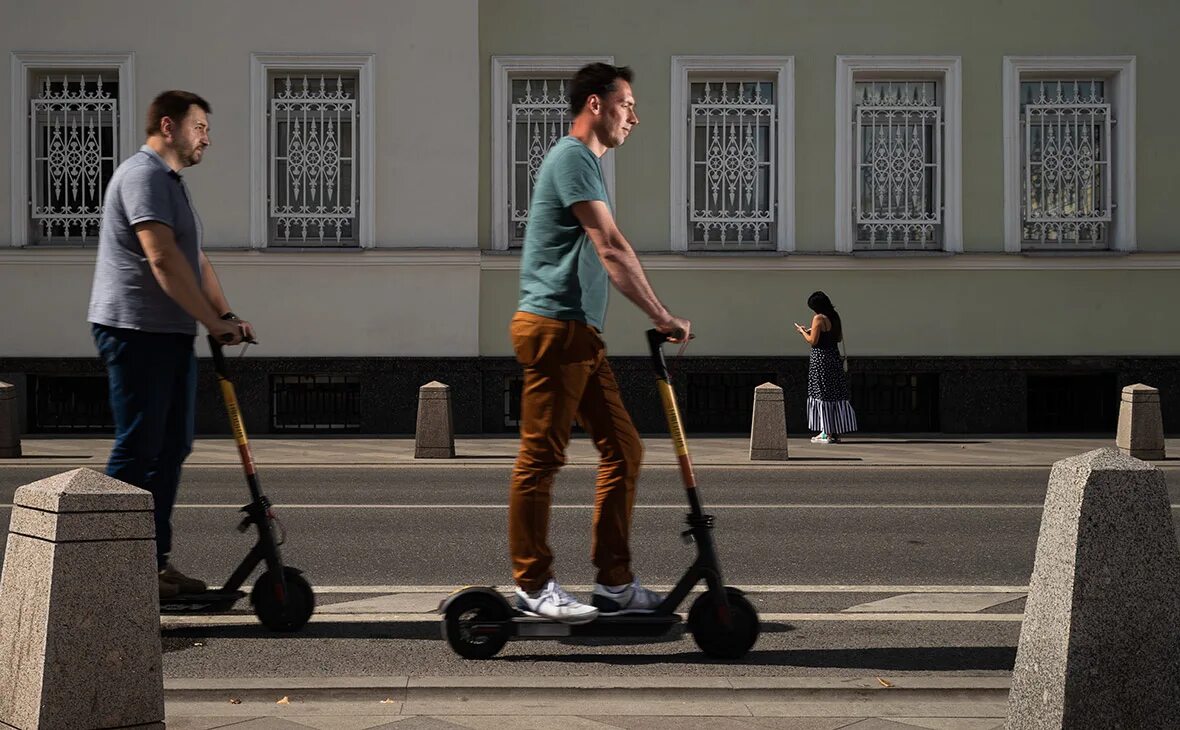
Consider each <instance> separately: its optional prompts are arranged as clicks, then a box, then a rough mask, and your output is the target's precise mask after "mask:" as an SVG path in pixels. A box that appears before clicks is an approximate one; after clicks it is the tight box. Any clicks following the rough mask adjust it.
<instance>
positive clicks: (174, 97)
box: [147, 89, 213, 137]
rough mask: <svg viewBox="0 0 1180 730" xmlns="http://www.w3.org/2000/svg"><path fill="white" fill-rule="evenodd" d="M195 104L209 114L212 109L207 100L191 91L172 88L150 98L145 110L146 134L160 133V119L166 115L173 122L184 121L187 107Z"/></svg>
mask: <svg viewBox="0 0 1180 730" xmlns="http://www.w3.org/2000/svg"><path fill="white" fill-rule="evenodd" d="M194 104H196V105H197V106H199V107H201V108H202V109H204V110H205V113H206V114H211V113H212V112H213V110H212V109H211V108H210V107H209V102H207V101H205V100H204V99H202V98H201V97H199V96H197V95H196V94H194V93H193V92H191V91H180V90H179V89H173V90H171V91H165V92H163V93H161V94H160V95H159V96H157V97H156V98H155V99H152V103H151V105H150V106H148V110H147V134H148V136H149V137H150V136H152V135H153V134H159V133H160V120H161V119H163V118H164V117H168V118H169V119H171V120H172V123H173V124H180V123H181V122H182V121H184V117H185V116H186V115H187V114H188V110H189V107H191V106H192V105H194Z"/></svg>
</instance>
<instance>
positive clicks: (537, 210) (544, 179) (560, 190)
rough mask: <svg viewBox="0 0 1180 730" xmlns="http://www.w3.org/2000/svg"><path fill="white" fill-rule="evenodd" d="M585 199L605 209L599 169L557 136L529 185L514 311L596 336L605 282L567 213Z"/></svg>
mask: <svg viewBox="0 0 1180 730" xmlns="http://www.w3.org/2000/svg"><path fill="white" fill-rule="evenodd" d="M588 200H601V201H603V202H605V203H606V204H607V205H608V206H609V205H610V199H609V198H608V197H607V194H606V184H605V183H604V182H603V179H602V167H601V166H600V165H599V161H598V157H596V156H595V155H594V153H593V152H591V151H590V149H589V148H588V147H586V145H584V144H582V143H581V142H579V141H578V140H576V139H574V138H573V137H563V138H562V139H560V140H558V141H557V143H556V144H554V145H553V148H552V149H550V150H549V154H547V155H545V161H544V162H542V163H541V170H540V171H539V172H538V173H537V181H536V183H535V184H534V185H533V196H532V199H531V200H530V201H529V221H528V225H527V226H526V227H525V232H524V251H523V253H522V254H521V257H520V304H519V306H518V308H519V309H520V310H521V311H524V312H531V313H533V314H539V315H541V316H542V317H551V318H552V319H576V320H580V321H582V322H585V323H586V324H589V325H591V326H593V327H597V328H598V329H599V331H601V330H602V328H603V322H604V320H605V319H606V300H607V295H608V293H609V291H610V280H609V278H608V277H607V274H606V269H605V268H603V266H602V261H601V260H600V259H599V258H598V252H597V251H595V250H594V242H593V241H591V240H590V237H589V236H587V235H586V231H585V229H583V228H582V226H581V224H579V223H578V219H577V216H575V215H574V212H573V210H572V206H573V205H574V203H580V202H583V201H588Z"/></svg>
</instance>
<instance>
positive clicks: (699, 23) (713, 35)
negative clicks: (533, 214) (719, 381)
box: [479, 0, 1180, 252]
mask: <svg viewBox="0 0 1180 730" xmlns="http://www.w3.org/2000/svg"><path fill="white" fill-rule="evenodd" d="M479 13H480V18H479V38H480V58H481V63H482V67H481V69H480V74H481V79H484V80H485V81H484V82H483V83H481V91H480V97H481V98H480V109H481V113H482V117H481V145H480V173H481V175H482V176H483V181H484V182H483V183H481V186H480V218H479V221H480V223H479V236H480V242H481V245H482V246H484V247H488V246H490V245H491V243H490V241H491V233H490V217H489V202H488V201H489V195H490V184H489V183H487V182H486V181H489V180H490V175H491V171H490V159H491V141H490V139H491V137H490V135H491V132H490V129H489V122H488V119H489V114H490V112H489V108H490V107H489V97H490V85H489V84H488V83H487V81H486V80H487V79H489V78H490V74H491V71H490V68H491V57H492V56H493V55H547V54H553V55H575V54H577V55H581V54H613V55H614V56H615V60H616V62H617V63H620V64H627V65H630V66H632V67H633V68H634V69H635V71H636V74H637V78H636V84H635V89H636V96H637V99H638V102H639V106H638V110H639V115H640V125H639V127H638V128H637V129H636V131H635V133H634V134H632V136H631V139H630V140H629V141H628V143H627V144H626V145H625V146H624V147H623V148H621V149H620V150H618V151H617V166H616V188H617V210H618V218H619V222H620V226H621V228H622V229H623V231H624V233H625V234H626V235H627V236H628V237H629V238H630V239H631V241H632V243H633V244H634V245H635V246H636V247H637V248H639V249H643V250H653V251H663V250H668V248H669V240H668V238H669V230H668V217H669V192H668V186H669V180H668V174H669V157H668V156H669V149H668V148H669V130H668V124H669V93H670V92H669V86H670V78H669V74H670V72H671V57H672V56H673V55H678V54H770V55H791V56H794V58H795V84H796V87H795V89H796V90H795V94H796V100H795V114H796V132H795V142H796V160H795V177H796V192H795V201H794V203H795V206H796V211H797V224H796V226H797V227H796V237H797V249H798V250H799V251H831V250H832V249H833V243H832V242H833V225H834V223H833V219H834V216H835V212H834V190H833V188H834V185H835V180H834V174H833V168H834V159H835V146H834V145H835V142H834V123H835V122H834V115H835V59H836V56H837V55H838V54H852V55H863V54H885V55H957V56H961V57H962V59H963V238H964V248H965V250H966V251H967V252H985V251H1002V250H1003V230H1002V218H1003V180H1002V172H1003V160H1002V145H1003V140H1002V118H1001V103H1002V100H1001V65H1002V60H1003V57H1004V56H1005V55H1123V54H1133V55H1135V56H1137V59H1138V60H1137V74H1138V84H1137V87H1138V109H1137V114H1138V123H1137V150H1138V155H1137V158H1138V159H1137V192H1136V194H1137V198H1138V204H1137V207H1138V211H1137V226H1138V246H1139V250H1141V251H1175V250H1180V240H1178V238H1177V235H1176V226H1175V225H1174V223H1171V221H1173V220H1174V219H1175V212H1174V208H1175V206H1174V205H1172V204H1171V203H1172V201H1174V200H1176V199H1177V197H1180V176H1178V175H1177V174H1176V172H1177V170H1180V146H1178V145H1176V144H1175V143H1174V141H1173V134H1172V130H1173V128H1174V127H1175V124H1176V120H1177V119H1180V94H1176V93H1175V92H1174V91H1173V90H1172V87H1173V86H1174V76H1175V70H1176V69H1177V68H1180V51H1178V50H1177V44H1176V42H1175V38H1174V34H1175V29H1176V28H1177V27H1180V3H1178V2H1175V1H1174V0H1124V1H1123V2H1118V3H1114V2H1110V0H1080V1H1079V0H1037V2H1017V1H1015V0H887V1H886V0H860V1H852V0H792V2H783V1H782V0H741V1H735V2H728V3H720V2H716V0H711V1H705V0H675V1H655V0H646V1H644V2H635V1H633V0H631V1H624V0H597V1H596V2H593V3H554V2H544V1H542V0H485V1H484V2H482V3H480V6H479ZM1116 195H1117V191H1116Z"/></svg>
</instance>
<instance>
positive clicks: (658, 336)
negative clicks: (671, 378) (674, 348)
mask: <svg viewBox="0 0 1180 730" xmlns="http://www.w3.org/2000/svg"><path fill="white" fill-rule="evenodd" d="M667 341H668V335H666V334H664V333H663V332H660V331H659V330H658V329H654V328H653V329H649V330H648V331H647V349H648V351H649V352H650V353H651V365H652V367H653V368H655V371H656V377H657V378H660V379H661V380H667V379H668V363H667V362H665V361H664V343H665V342H667Z"/></svg>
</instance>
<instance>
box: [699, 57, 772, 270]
mask: <svg viewBox="0 0 1180 730" xmlns="http://www.w3.org/2000/svg"><path fill="white" fill-rule="evenodd" d="M689 93H690V99H691V101H690V105H689V116H688V127H689V150H690V152H691V155H690V158H689V181H690V182H689V200H688V228H689V242H688V245H689V248H690V249H698V250H700V249H704V250H762V249H765V250H774V249H775V247H776V241H777V238H778V234H777V229H776V226H777V225H778V219H777V212H778V211H777V199H778V198H777V195H778V192H777V191H776V190H775V181H776V180H777V176H778V173H777V170H776V169H775V167H776V161H777V159H778V157H777V153H776V151H775V148H776V146H777V145H778V144H779V143H780V140H778V139H777V138H776V136H777V134H776V131H777V128H778V108H777V106H776V103H775V90H774V84H773V83H772V82H770V81H758V80H720V81H706V80H698V81H694V82H693V83H691V84H690V86H689Z"/></svg>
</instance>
